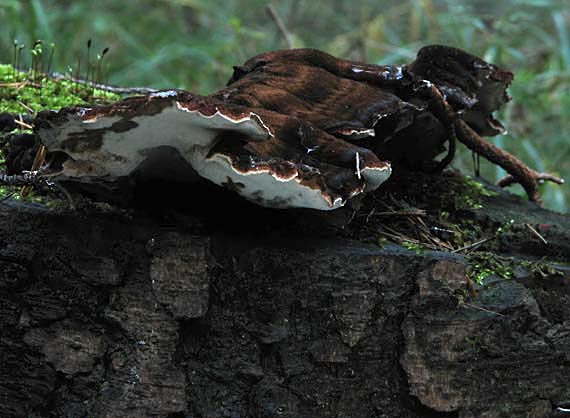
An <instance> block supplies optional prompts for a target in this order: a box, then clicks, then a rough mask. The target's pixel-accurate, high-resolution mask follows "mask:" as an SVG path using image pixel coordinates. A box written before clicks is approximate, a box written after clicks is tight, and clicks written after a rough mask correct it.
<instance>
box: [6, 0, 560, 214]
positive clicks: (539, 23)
mask: <svg viewBox="0 0 570 418" xmlns="http://www.w3.org/2000/svg"><path fill="white" fill-rule="evenodd" d="M269 4H271V3H269V2H268V1H262V0H225V1H224V2H213V1H202V0H152V1H151V0H140V1H134V0H130V1H129V0H123V1H116V0H98V1H93V2H86V1H83V2H78V1H72V0H20V1H17V0H0V62H4V63H11V62H12V59H13V58H12V53H13V52H12V51H13V42H14V40H18V41H19V42H20V44H25V45H26V46H31V45H32V44H33V43H34V41H35V40H37V39H42V40H44V43H45V45H49V44H50V43H52V42H53V43H55V45H56V47H55V48H56V50H55V54H54V59H53V64H52V66H51V68H52V70H56V71H59V72H66V71H69V69H71V68H76V62H77V57H78V55H79V54H81V55H82V57H83V58H82V59H83V60H84V59H85V56H86V51H87V47H86V44H87V40H88V39H92V44H93V47H92V52H91V54H92V57H93V56H95V55H96V54H97V53H100V51H101V50H102V49H103V48H105V47H109V48H110V49H109V53H108V54H107V56H106V57H105V60H104V65H103V68H104V76H103V80H104V81H108V82H109V83H110V84H116V85H121V86H147V87H155V88H173V87H177V88H185V89H188V90H191V91H193V92H196V93H208V92H211V91H213V90H215V89H217V88H219V87H221V86H223V85H224V84H225V82H226V80H227V79H228V78H229V76H230V75H231V72H232V65H238V64H240V63H242V62H243V61H244V60H245V59H246V58H248V57H250V56H253V55H255V54H257V53H259V52H262V51H266V50H272V49H283V48H287V47H288V46H289V45H292V46H294V47H312V48H319V49H323V50H325V51H328V52H330V53H332V54H334V55H337V56H340V57H344V58H349V59H355V60H363V61H367V62H373V63H385V64H396V63H405V62H411V61H412V60H413V58H414V57H415V53H416V51H417V50H418V49H419V48H420V47H421V46H423V45H425V44H429V43H443V44H447V45H453V46H457V47H460V48H463V49H466V50H468V51H470V52H471V53H474V54H476V55H479V56H481V57H483V58H484V59H486V60H488V61H491V62H493V63H496V64H498V65H501V66H503V67H505V68H507V69H510V70H512V71H514V72H515V74H516V77H515V82H514V84H513V86H512V87H511V95H512V96H513V101H512V102H511V103H510V104H509V105H508V106H507V108H506V109H505V110H504V111H503V112H502V114H501V115H499V116H500V118H501V120H502V121H504V123H505V125H506V126H507V128H508V130H509V134H508V135H504V136H501V137H498V138H494V139H493V141H494V142H495V143H496V144H497V145H499V146H501V147H503V148H505V149H507V150H508V151H510V152H512V153H514V154H515V155H517V156H518V157H519V158H521V159H522V160H524V161H525V162H526V163H528V164H529V165H530V166H531V167H534V168H536V169H537V170H539V171H548V172H550V173H553V174H558V175H561V176H562V177H565V178H566V179H567V180H570V138H569V134H570V3H568V0H501V1H497V0H471V1H461V0H382V1H380V0H361V1H357V0H331V1H327V2H324V1H316V0H281V1H279V2H277V1H275V2H274V3H273V4H272V7H273V9H274V11H275V12H276V14H277V15H278V16H279V17H280V19H281V20H282V21H283V25H284V26H285V28H286V32H287V33H288V34H289V39H288V40H287V39H286V37H285V36H283V34H282V33H281V32H280V31H279V29H278V25H277V23H276V20H275V19H274V18H272V17H271V16H270V14H269V13H268V11H267V6H268V5H269ZM30 61H31V60H30V54H29V51H28V53H24V54H23V56H22V62H23V65H22V67H25V66H26V65H28V66H29V64H30ZM83 62H85V61H83ZM454 166H455V167H457V168H459V169H461V170H462V171H463V172H465V173H467V174H471V173H473V163H472V158H471V153H470V152H468V151H466V150H464V149H463V150H462V152H460V154H459V156H458V157H457V158H456V160H455V161H454ZM482 174H483V176H484V177H485V178H487V179H488V180H490V181H493V182H494V181H496V180H497V179H498V178H500V177H502V176H503V174H504V173H503V172H502V171H501V170H500V169H498V168H496V167H495V166H493V165H491V164H489V163H487V162H484V161H482ZM517 187H518V186H517ZM543 187H544V188H543V197H544V200H545V203H546V206H548V207H550V208H553V209H556V210H559V211H563V212H565V211H568V210H569V208H570V190H569V189H570V187H568V185H565V186H562V187H558V186H553V185H545V186H543ZM514 191H515V192H518V193H521V190H520V189H516V188H514Z"/></svg>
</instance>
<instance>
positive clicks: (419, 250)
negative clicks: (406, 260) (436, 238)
mask: <svg viewBox="0 0 570 418" xmlns="http://www.w3.org/2000/svg"><path fill="white" fill-rule="evenodd" d="M402 246H404V247H405V248H407V249H408V250H411V251H414V252H415V253H416V254H418V255H422V254H424V253H425V252H426V247H424V246H423V245H421V244H417V243H415V242H409V241H404V242H403V243H402Z"/></svg>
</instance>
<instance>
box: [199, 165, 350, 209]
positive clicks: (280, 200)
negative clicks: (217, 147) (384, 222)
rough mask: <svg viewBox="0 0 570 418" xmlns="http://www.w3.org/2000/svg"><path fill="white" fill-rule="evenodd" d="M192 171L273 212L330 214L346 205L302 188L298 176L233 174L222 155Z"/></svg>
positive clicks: (252, 173)
mask: <svg viewBox="0 0 570 418" xmlns="http://www.w3.org/2000/svg"><path fill="white" fill-rule="evenodd" d="M194 168H195V169H196V171H197V172H198V174H200V175H201V176H202V177H205V178H207V179H209V180H210V181H212V182H214V183H216V184H219V185H222V184H223V183H229V182H230V181H231V182H232V183H234V189H235V191H236V192H238V193H239V194H240V195H241V196H243V197H245V198H246V199H248V200H251V201H253V202H255V203H257V204H260V205H262V206H266V207H272V208H288V207H296V208H310V209H318V210H333V209H337V208H339V207H341V206H343V205H344V204H345V202H344V201H343V200H342V199H341V198H340V197H339V198H336V199H335V200H334V201H330V200H329V199H327V198H326V197H325V195H323V193H322V192H321V191H320V190H316V189H312V188H310V187H307V186H304V185H302V184H301V183H300V182H299V178H298V175H294V176H292V177H289V178H278V177H275V176H274V175H272V174H271V173H270V172H269V171H268V170H259V171H255V172H248V173H241V172H238V171H236V170H235V169H234V168H233V167H232V164H231V161H230V159H229V158H228V157H227V156H225V155H222V154H214V155H213V156H212V157H210V158H207V159H204V160H202V163H201V164H196V165H194Z"/></svg>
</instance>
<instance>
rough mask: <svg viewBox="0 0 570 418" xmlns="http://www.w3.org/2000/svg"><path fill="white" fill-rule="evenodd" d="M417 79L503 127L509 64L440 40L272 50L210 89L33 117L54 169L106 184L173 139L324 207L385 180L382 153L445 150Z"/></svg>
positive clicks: (268, 200) (278, 199) (219, 165)
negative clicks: (380, 51) (375, 59)
mask: <svg viewBox="0 0 570 418" xmlns="http://www.w3.org/2000/svg"><path fill="white" fill-rule="evenodd" d="M422 80H427V81H428V82H430V83H433V84H435V85H436V86H437V88H438V89H439V91H440V92H441V93H442V94H443V95H444V96H445V97H446V98H447V101H448V102H449V103H450V105H451V106H452V107H453V109H454V111H456V112H457V113H459V114H460V115H461V117H462V118H463V119H464V120H465V122H467V123H468V124H469V125H470V126H471V127H472V128H473V129H475V130H476V131H478V132H479V133H481V134H497V133H499V132H501V130H502V129H503V128H502V126H501V125H500V123H499V122H498V121H496V120H494V119H493V117H492V112H493V111H495V110H496V109H498V108H499V107H500V106H501V105H502V104H503V103H505V102H506V101H507V100H508V96H507V95H506V93H505V89H506V87H507V86H508V85H509V83H510V82H511V80H512V74H511V73H509V72H505V71H502V70H500V69H498V68H497V67H495V66H493V65H491V64H487V63H486V62H484V61H483V60H481V59H479V58H477V57H474V56H472V55H470V54H468V53H466V52H463V51H460V50H457V49H454V48H449V47H443V46H437V45H436V46H431V47H426V48H423V49H422V50H421V51H420V52H419V54H418V57H417V59H416V60H415V61H414V62H413V63H412V64H410V65H408V66H405V65H404V66H397V65H370V64H365V63H359V62H353V61H347V60H342V59H338V58H335V57H333V56H331V55H329V54H326V53H324V52H322V51H317V50H313V49H296V50H286V51H274V52H268V53H264V54H260V55H258V56H256V57H253V58H251V59H249V60H247V61H246V62H245V63H244V64H243V65H242V66H239V67H234V75H233V76H232V78H231V79H230V81H229V83H228V85H227V86H226V88H224V89H221V90H219V91H217V92H215V93H213V94H211V95H209V96H197V95H193V94H191V93H189V92H186V91H182V90H168V91H160V92H156V93H152V94H149V95H146V96H139V97H133V98H127V99H124V100H121V101H119V102H117V103H114V104H112V105H108V106H95V107H92V108H77V107H75V108H67V109H63V110H61V111H59V112H42V113H40V114H39V115H38V118H37V121H36V127H37V133H38V135H39V136H40V138H41V140H42V142H43V143H44V145H46V147H47V149H48V151H49V152H51V153H54V152H59V153H63V154H64V155H65V156H66V157H67V160H66V161H65V162H64V163H63V170H62V171H61V172H60V173H59V177H58V178H62V179H68V180H73V181H80V182H98V181H110V182H113V181H115V180H116V179H119V178H121V177H125V176H130V175H132V174H133V173H135V172H136V170H137V169H139V168H140V167H144V162H145V161H147V159H150V158H151V157H152V156H153V155H158V153H157V150H158V149H159V148H164V147H168V148H169V149H172V150H175V152H177V153H179V154H180V156H181V157H182V158H183V159H184V160H185V161H186V162H187V163H188V164H190V165H191V166H192V168H193V170H194V171H195V172H196V173H197V174H198V175H200V176H202V177H203V178H205V179H208V180H210V181H212V182H214V183H216V184H218V185H221V186H224V187H226V188H228V189H231V190H232V191H234V192H236V193H238V194H240V195H241V196H243V197H244V198H246V199H248V200H250V201H254V202H256V203H258V204H260V205H263V206H268V207H274V208H292V207H302V208H313V209H319V210H330V209H335V208H338V207H341V206H343V205H344V204H345V203H346V202H347V201H348V200H349V199H351V198H353V197H355V196H357V195H360V194H362V193H365V192H370V191H372V190H375V189H376V188H378V187H379V186H380V185H381V184H382V183H383V182H384V181H386V180H387V178H388V177H389V176H390V173H391V166H390V163H389V162H388V161H387V160H391V161H395V162H397V163H410V164H412V165H414V164H416V163H418V162H421V161H423V160H431V159H433V158H434V157H435V156H436V155H438V153H440V152H441V151H442V149H443V145H444V143H445V141H446V139H447V138H446V130H445V129H444V127H443V126H442V124H441V122H440V121H439V120H438V118H437V117H436V116H434V114H432V113H431V110H430V106H429V103H428V102H427V101H426V99H425V98H422V97H420V96H419V95H415V94H414V85H415V83H416V82H418V81H422ZM169 168H170V167H169V163H168V161H164V166H163V168H162V170H164V171H168V170H169ZM182 180H183V179H182Z"/></svg>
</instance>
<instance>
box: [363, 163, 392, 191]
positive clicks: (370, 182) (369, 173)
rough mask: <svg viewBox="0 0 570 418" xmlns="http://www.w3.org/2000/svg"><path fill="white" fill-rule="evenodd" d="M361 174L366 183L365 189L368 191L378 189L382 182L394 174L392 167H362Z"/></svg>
mask: <svg viewBox="0 0 570 418" xmlns="http://www.w3.org/2000/svg"><path fill="white" fill-rule="evenodd" d="M360 174H361V175H362V178H363V179H364V182H365V183H366V187H365V189H364V190H365V191H366V192H371V191H372V190H376V189H377V188H378V187H380V185H381V184H382V183H384V182H385V181H386V180H388V177H390V174H392V167H390V166H387V167H384V168H374V167H365V168H361V169H360Z"/></svg>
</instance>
